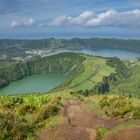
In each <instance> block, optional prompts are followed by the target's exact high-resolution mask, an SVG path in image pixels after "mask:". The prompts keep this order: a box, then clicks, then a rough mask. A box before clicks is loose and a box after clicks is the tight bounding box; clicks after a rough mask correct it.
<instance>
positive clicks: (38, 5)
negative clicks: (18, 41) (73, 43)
mask: <svg viewBox="0 0 140 140" xmlns="http://www.w3.org/2000/svg"><path fill="white" fill-rule="evenodd" d="M48 37H56V38H73V37H82V38H83V37H115V38H136V39H140V0H0V38H48Z"/></svg>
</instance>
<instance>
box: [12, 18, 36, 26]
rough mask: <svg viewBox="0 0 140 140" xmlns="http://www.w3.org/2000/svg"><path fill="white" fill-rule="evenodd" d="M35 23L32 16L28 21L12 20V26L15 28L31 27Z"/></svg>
mask: <svg viewBox="0 0 140 140" xmlns="http://www.w3.org/2000/svg"><path fill="white" fill-rule="evenodd" d="M34 24H35V21H34V19H32V18H30V19H28V20H26V21H12V23H11V27H12V28H15V27H30V26H32V25H34Z"/></svg>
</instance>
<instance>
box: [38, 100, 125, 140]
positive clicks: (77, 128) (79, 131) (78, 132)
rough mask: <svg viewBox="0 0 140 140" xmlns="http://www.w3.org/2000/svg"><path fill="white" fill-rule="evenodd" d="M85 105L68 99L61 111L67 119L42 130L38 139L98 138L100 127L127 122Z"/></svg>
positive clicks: (111, 126)
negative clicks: (89, 108)
mask: <svg viewBox="0 0 140 140" xmlns="http://www.w3.org/2000/svg"><path fill="white" fill-rule="evenodd" d="M85 106H86V103H85V102H81V101H79V100H73V99H72V100H68V101H67V102H66V104H65V106H64V107H63V108H62V109H61V110H60V112H59V113H60V115H63V116H64V117H65V118H66V119H67V121H66V122H65V123H64V124H62V125H60V126H58V127H55V128H51V129H49V130H47V131H46V130H42V131H41V132H40V133H39V135H38V140H96V138H97V131H98V128H107V129H111V128H114V127H116V126H117V125H119V124H121V123H125V122H124V121H121V120H116V119H105V118H102V117H100V116H99V115H98V114H97V113H96V112H94V111H88V110H86V109H85ZM106 140H108V139H106ZM109 140H113V139H109ZM116 140H119V139H116ZM124 140H125V139H124Z"/></svg>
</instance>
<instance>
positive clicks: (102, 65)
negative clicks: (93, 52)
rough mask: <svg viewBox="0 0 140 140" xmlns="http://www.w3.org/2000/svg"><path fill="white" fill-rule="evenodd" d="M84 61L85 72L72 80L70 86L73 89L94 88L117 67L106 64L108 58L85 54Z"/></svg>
mask: <svg viewBox="0 0 140 140" xmlns="http://www.w3.org/2000/svg"><path fill="white" fill-rule="evenodd" d="M84 57H85V58H86V59H85V61H84V62H83V66H84V72H82V73H81V74H79V75H78V76H77V77H76V78H74V79H73V80H72V82H71V83H70V85H69V88H70V89H71V90H73V91H77V90H86V89H88V90H89V89H91V88H93V87H94V86H95V85H96V84H97V83H98V82H101V81H102V79H103V77H104V76H108V75H110V74H111V73H114V72H115V69H114V68H112V67H110V66H108V65H107V64H106V59H104V58H100V57H91V56H85V55H84Z"/></svg>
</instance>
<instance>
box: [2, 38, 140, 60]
mask: <svg viewBox="0 0 140 140" xmlns="http://www.w3.org/2000/svg"><path fill="white" fill-rule="evenodd" d="M44 48H45V49H51V50H55V49H61V48H64V49H73V50H79V49H83V48H84V49H88V48H90V49H100V48H108V49H121V50H128V51H134V52H140V40H123V39H103V38H89V39H80V38H74V39H54V38H50V39H41V40H10V39H2V40H0V55H5V54H6V55H7V56H8V58H11V57H16V56H21V57H23V56H25V51H26V50H30V49H44Z"/></svg>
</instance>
